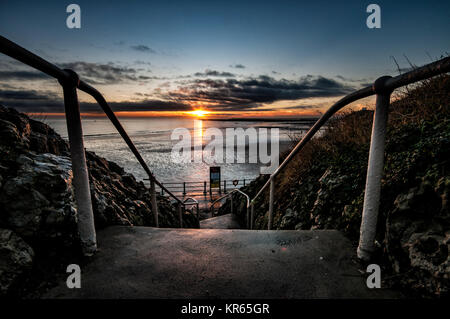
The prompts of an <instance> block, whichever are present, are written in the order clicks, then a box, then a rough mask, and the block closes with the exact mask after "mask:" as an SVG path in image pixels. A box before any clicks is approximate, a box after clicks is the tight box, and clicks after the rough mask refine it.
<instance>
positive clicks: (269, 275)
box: [43, 216, 398, 299]
mask: <svg viewBox="0 0 450 319" xmlns="http://www.w3.org/2000/svg"><path fill="white" fill-rule="evenodd" d="M230 218H231V216H226V217H223V216H220V217H219V218H218V217H216V219H215V220H214V219H213V220H212V221H211V220H210V221H205V222H204V223H203V224H202V226H206V225H209V226H210V227H213V226H214V225H216V226H217V225H218V224H220V222H219V221H220V220H221V222H223V221H224V220H226V219H228V220H230ZM97 235H98V247H99V250H98V252H97V253H96V255H95V256H93V257H92V258H91V259H90V261H89V262H88V263H86V264H85V265H81V269H82V275H81V288H80V289H68V288H67V286H66V283H65V281H66V277H64V278H61V283H60V285H59V286H57V287H55V288H53V289H51V290H49V291H48V292H47V293H46V294H45V295H44V296H43V297H44V298H308V299H309V298H394V297H398V294H396V293H395V292H392V291H388V290H384V289H369V288H367V286H366V283H365V278H364V277H363V271H362V270H361V269H359V264H358V262H357V261H356V258H355V248H354V247H352V245H351V243H350V242H349V240H348V239H346V238H345V237H344V236H343V235H342V234H341V233H340V232H338V231H333V230H320V231H293V230H292V231H291V230H288V231H267V230H241V229H163V228H151V227H125V226H113V227H109V228H106V229H104V230H102V231H99V232H98V234H97Z"/></svg>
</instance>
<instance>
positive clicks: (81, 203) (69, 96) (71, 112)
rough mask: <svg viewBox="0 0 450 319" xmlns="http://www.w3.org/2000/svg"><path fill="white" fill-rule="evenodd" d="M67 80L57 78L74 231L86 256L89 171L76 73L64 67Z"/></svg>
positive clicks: (91, 236) (92, 238)
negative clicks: (67, 146) (74, 212)
mask: <svg viewBox="0 0 450 319" xmlns="http://www.w3.org/2000/svg"><path fill="white" fill-rule="evenodd" d="M65 71H66V72H67V73H68V74H69V75H70V80H67V81H60V84H61V85H62V87H63V91H64V107H65V112H66V122H67V133H68V136H69V144H70V157H71V159H72V171H73V185H74V188H75V200H76V203H77V213H78V232H79V235H80V241H81V247H82V251H83V254H84V255H86V256H90V255H92V254H94V253H95V251H96V250H97V236H96V233H95V225H94V213H93V210H92V200H91V191H90V187H89V173H88V169H87V165H86V154H85V150H84V143H83V128H82V125H81V115H80V105H79V103H78V95H77V86H78V83H79V81H80V80H79V78H78V75H77V74H76V73H75V72H74V71H72V70H65Z"/></svg>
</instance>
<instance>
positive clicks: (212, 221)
mask: <svg viewBox="0 0 450 319" xmlns="http://www.w3.org/2000/svg"><path fill="white" fill-rule="evenodd" d="M200 228H202V229H239V228H241V226H240V225H239V222H238V221H237V218H236V216H235V215H233V214H225V215H221V216H217V217H212V218H207V219H203V220H201V221H200Z"/></svg>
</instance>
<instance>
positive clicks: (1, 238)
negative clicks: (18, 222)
mask: <svg viewBox="0 0 450 319" xmlns="http://www.w3.org/2000/svg"><path fill="white" fill-rule="evenodd" d="M33 258H34V252H33V249H32V248H31V247H30V246H29V245H28V244H27V243H26V242H25V241H24V240H23V239H22V238H20V237H19V236H18V235H17V234H15V233H14V232H13V231H12V230H9V229H4V228H0V296H4V295H6V294H7V293H8V292H10V291H11V289H12V288H13V287H14V286H16V285H17V283H18V281H20V280H21V279H22V278H23V277H24V275H26V274H27V273H28V272H29V271H30V269H31V267H32V265H33Z"/></svg>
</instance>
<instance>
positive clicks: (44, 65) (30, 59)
mask: <svg viewBox="0 0 450 319" xmlns="http://www.w3.org/2000/svg"><path fill="white" fill-rule="evenodd" d="M0 52H2V53H4V54H6V55H8V56H10V57H11V58H13V59H16V60H18V61H20V62H22V63H24V64H27V65H28V66H31V67H33V68H35V69H37V70H39V71H41V72H44V73H45V74H47V75H49V76H51V77H54V78H56V79H57V80H59V81H60V82H65V81H70V80H71V75H70V73H69V72H68V70H63V69H61V68H59V67H57V66H56V65H54V64H52V63H50V62H48V61H46V60H44V59H42V58H41V57H39V56H37V55H35V54H34V53H32V52H30V51H28V50H27V49H25V48H23V47H21V46H19V45H17V44H16V43H14V42H12V41H10V40H8V39H6V38H5V37H2V36H0ZM77 87H78V89H80V90H81V91H83V92H85V93H87V94H89V95H91V96H92V97H93V98H94V99H95V100H96V101H97V103H98V104H99V105H100V107H101V108H102V110H103V112H104V113H105V114H106V116H107V117H108V118H109V120H110V121H111V122H112V124H113V125H114V127H115V128H116V129H117V131H118V132H119V134H120V136H121V137H122V138H123V139H124V141H125V143H126V144H127V146H128V147H129V148H130V150H131V151H132V153H133V154H134V156H135V157H136V159H137V160H138V162H139V164H141V166H142V168H143V169H144V170H145V172H146V173H147V175H148V176H149V179H150V180H152V179H153V180H154V181H155V184H157V185H158V186H159V187H161V188H162V189H164V191H166V192H167V193H168V194H169V195H170V196H172V197H173V198H174V199H175V200H176V201H177V202H180V203H181V202H182V201H181V200H180V199H179V198H178V197H176V196H175V195H173V194H172V193H171V192H170V191H169V190H167V189H166V188H165V187H164V185H162V184H161V183H160V182H159V181H158V180H157V179H156V177H155V176H154V175H153V173H152V172H151V171H150V169H149V167H148V166H147V164H146V163H145V161H144V159H143V158H142V156H141V154H140V153H139V151H138V150H137V148H136V147H135V145H134V143H133V141H132V140H131V139H130V137H129V136H128V134H127V132H126V131H125V129H124V128H123V126H122V124H121V123H120V121H119V120H118V119H117V117H116V115H115V114H114V112H113V111H112V109H111V107H110V106H109V105H108V103H107V102H106V100H105V98H104V97H103V95H102V94H101V93H100V92H99V91H98V90H97V89H95V88H94V87H92V86H90V85H89V84H87V83H86V82H84V81H82V80H79V81H78V83H77Z"/></svg>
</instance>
